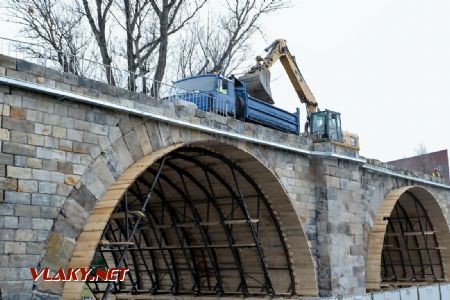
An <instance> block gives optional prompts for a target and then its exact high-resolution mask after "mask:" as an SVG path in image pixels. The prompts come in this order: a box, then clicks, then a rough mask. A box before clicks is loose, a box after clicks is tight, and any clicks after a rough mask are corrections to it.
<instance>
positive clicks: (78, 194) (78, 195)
mask: <svg viewBox="0 0 450 300" xmlns="http://www.w3.org/2000/svg"><path fill="white" fill-rule="evenodd" d="M69 197H70V198H72V199H73V200H75V201H76V202H77V203H78V204H79V205H80V206H81V207H84V209H85V210H86V211H91V210H92V209H93V208H94V205H95V203H96V202H97V199H96V198H95V197H94V195H92V194H91V193H90V192H89V190H88V189H87V188H86V186H85V185H83V184H81V185H80V187H78V188H75V189H73V190H72V191H71V192H70V194H69Z"/></svg>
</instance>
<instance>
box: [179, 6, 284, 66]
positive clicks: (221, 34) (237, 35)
mask: <svg viewBox="0 0 450 300" xmlns="http://www.w3.org/2000/svg"><path fill="white" fill-rule="evenodd" d="M225 2H226V3H225V7H224V13H222V14H221V15H219V16H215V15H213V16H212V17H208V21H207V22H206V24H205V23H204V22H203V23H201V22H199V24H196V25H195V26H192V27H191V32H190V35H191V37H189V38H186V39H183V40H181V41H180V45H179V46H180V49H183V50H184V51H179V63H180V67H181V68H183V69H180V68H179V71H178V73H179V74H189V73H190V74H196V73H202V72H204V71H211V70H215V71H221V72H223V73H230V72H232V71H233V70H234V69H235V68H236V67H237V66H238V65H239V64H241V63H242V62H243V61H244V60H246V59H247V54H248V52H249V42H250V38H251V37H252V36H253V35H254V34H255V33H256V32H262V29H261V25H260V21H261V18H262V17H263V16H264V15H267V14H270V13H272V12H275V11H278V10H280V9H283V8H286V7H287V6H288V4H289V3H288V1H286V0H226V1H225ZM210 20H213V21H212V22H211V21H210ZM217 20H218V21H217ZM192 40H195V42H193V41H192ZM192 54H195V55H192Z"/></svg>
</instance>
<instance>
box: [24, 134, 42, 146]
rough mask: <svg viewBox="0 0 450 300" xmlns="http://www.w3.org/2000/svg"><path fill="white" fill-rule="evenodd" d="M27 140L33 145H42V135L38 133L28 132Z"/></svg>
mask: <svg viewBox="0 0 450 300" xmlns="http://www.w3.org/2000/svg"><path fill="white" fill-rule="evenodd" d="M27 141H28V144H31V145H34V146H44V136H43V135H40V134H35V133H29V134H28V139H27Z"/></svg>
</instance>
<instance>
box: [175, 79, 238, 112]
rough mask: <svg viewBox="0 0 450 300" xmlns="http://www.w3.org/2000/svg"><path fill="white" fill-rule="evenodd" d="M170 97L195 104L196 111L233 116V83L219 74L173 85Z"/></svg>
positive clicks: (177, 82) (181, 81)
mask: <svg viewBox="0 0 450 300" xmlns="http://www.w3.org/2000/svg"><path fill="white" fill-rule="evenodd" d="M173 88H174V90H173V91H172V97H174V96H175V97H176V98H178V99H182V100H186V101H189V102H193V103H195V104H197V107H198V109H201V110H205V111H210V112H215V113H218V114H221V115H228V116H232V115H234V114H235V106H236V104H235V92H234V84H233V82H232V81H231V80H230V79H228V78H225V77H223V76H221V75H219V74H202V75H195V76H191V77H187V78H183V79H180V80H178V81H175V82H174V83H173Z"/></svg>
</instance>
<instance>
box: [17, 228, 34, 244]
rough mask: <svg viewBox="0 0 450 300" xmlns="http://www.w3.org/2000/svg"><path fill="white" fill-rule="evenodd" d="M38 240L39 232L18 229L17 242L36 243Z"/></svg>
mask: <svg viewBox="0 0 450 300" xmlns="http://www.w3.org/2000/svg"><path fill="white" fill-rule="evenodd" d="M36 238H37V231H36V230H32V229H17V230H16V236H15V240H16V241H23V242H34V241H36Z"/></svg>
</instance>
